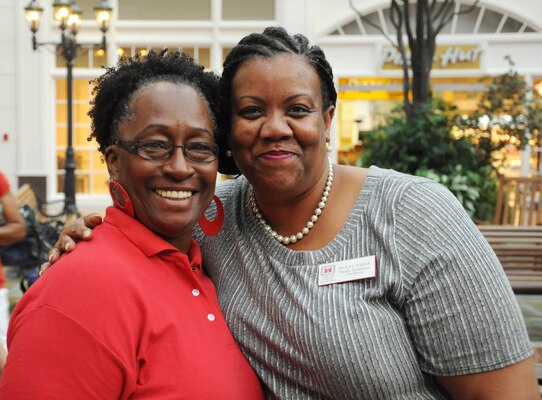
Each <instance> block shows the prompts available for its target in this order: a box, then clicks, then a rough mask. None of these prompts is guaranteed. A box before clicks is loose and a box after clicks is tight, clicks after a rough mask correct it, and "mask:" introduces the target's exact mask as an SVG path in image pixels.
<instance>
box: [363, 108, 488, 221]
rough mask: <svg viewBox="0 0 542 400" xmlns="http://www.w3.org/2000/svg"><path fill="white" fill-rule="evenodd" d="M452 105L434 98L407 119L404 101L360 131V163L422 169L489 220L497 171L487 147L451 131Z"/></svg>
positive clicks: (418, 171)
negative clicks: (376, 123)
mask: <svg viewBox="0 0 542 400" xmlns="http://www.w3.org/2000/svg"><path fill="white" fill-rule="evenodd" d="M454 111H455V110H454V108H453V107H452V106H450V105H448V104H445V103H443V102H442V101H431V102H428V103H426V104H425V105H424V107H423V108H422V110H420V111H419V112H417V113H416V115H415V118H413V119H411V120H410V121H408V120H407V119H406V116H405V115H404V112H403V110H402V109H401V107H398V108H396V109H395V110H394V111H393V112H392V113H391V114H390V115H388V116H387V117H386V122H385V124H383V125H381V126H378V127H377V128H375V129H374V130H372V131H369V132H367V133H366V134H364V136H363V137H362V140H363V149H364V150H363V153H362V155H361V160H360V161H361V165H364V166H369V165H378V166H380V167H384V168H391V169H394V170H396V171H400V172H405V173H409V174H414V175H422V176H426V177H428V178H431V179H434V180H436V181H437V182H440V183H442V184H443V185H445V186H447V187H448V188H449V189H450V190H451V191H452V193H454V194H455V195H456V197H457V198H458V200H459V201H460V202H461V204H462V205H463V207H464V208H465V210H466V211H467V213H469V215H470V216H471V217H472V218H473V219H476V220H484V221H489V220H491V218H492V216H493V209H494V205H495V197H496V181H497V178H496V171H495V170H494V169H493V167H492V166H491V165H488V164H487V163H486V162H485V158H484V151H485V150H484V148H481V147H477V145H476V143H474V142H473V141H471V140H469V138H467V137H464V136H463V137H456V136H454V135H453V134H452V133H451V132H452V126H453V125H452V119H451V118H450V115H451V114H453V112H454Z"/></svg>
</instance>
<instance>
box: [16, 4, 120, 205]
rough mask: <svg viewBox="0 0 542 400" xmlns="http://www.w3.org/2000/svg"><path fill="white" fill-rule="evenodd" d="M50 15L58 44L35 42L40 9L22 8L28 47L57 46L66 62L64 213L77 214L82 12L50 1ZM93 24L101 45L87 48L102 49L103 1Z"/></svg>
mask: <svg viewBox="0 0 542 400" xmlns="http://www.w3.org/2000/svg"><path fill="white" fill-rule="evenodd" d="M53 9H54V16H55V20H56V22H57V26H58V28H59V29H60V35H61V36H60V42H59V43H56V42H54V43H51V42H38V40H37V38H36V33H37V31H38V29H39V25H40V21H41V15H42V13H43V8H41V7H40V6H39V4H38V2H37V0H32V1H31V2H30V3H29V4H28V6H26V7H25V17H26V20H27V21H28V24H29V25H30V30H31V32H32V48H33V49H34V50H37V49H38V47H39V46H43V45H54V46H59V47H60V49H61V50H62V57H63V58H64V61H65V62H66V70H67V77H66V79H67V99H68V121H67V122H68V145H67V147H66V158H65V161H64V170H65V175H64V211H63V212H64V214H72V215H74V214H75V215H78V214H79V213H78V211H77V207H76V205H75V168H76V163H75V156H74V151H73V110H72V106H73V97H72V92H73V91H72V86H73V77H72V70H73V60H74V59H75V57H76V56H77V49H78V48H79V44H78V43H77V39H76V36H77V32H78V31H79V25H80V24H81V17H82V12H81V9H80V8H79V6H77V4H76V2H75V1H71V0H55V1H54V2H53ZM94 11H95V16H96V21H97V22H98V25H99V27H100V30H101V31H102V41H101V43H96V44H94V43H90V44H91V45H99V46H100V47H101V48H102V49H104V50H105V48H106V38H105V34H106V32H107V30H108V28H109V21H110V19H111V12H112V8H111V7H110V6H109V4H108V2H107V0H103V1H100V2H99V4H98V5H97V6H96V7H94Z"/></svg>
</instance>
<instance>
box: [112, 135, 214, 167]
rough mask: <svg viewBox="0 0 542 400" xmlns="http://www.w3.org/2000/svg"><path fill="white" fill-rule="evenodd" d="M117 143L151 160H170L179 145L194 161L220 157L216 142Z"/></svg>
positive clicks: (136, 141) (125, 141)
mask: <svg viewBox="0 0 542 400" xmlns="http://www.w3.org/2000/svg"><path fill="white" fill-rule="evenodd" d="M115 144H116V145H117V146H119V147H120V148H121V149H124V150H127V151H129V152H130V153H132V154H135V155H137V156H139V157H141V158H144V159H145V160H150V161H166V160H169V159H170V158H171V157H172V156H173V153H174V152H175V149H176V148H177V147H180V148H181V150H182V151H183V154H184V156H185V158H186V159H187V160H189V161H192V162H196V163H210V162H212V161H214V160H216V159H217V158H218V145H217V144H216V143H206V142H189V143H186V144H184V145H183V144H179V145H176V144H174V143H173V142H169V141H167V140H117V141H116V142H115Z"/></svg>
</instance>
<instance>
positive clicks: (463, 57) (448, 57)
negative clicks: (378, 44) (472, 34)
mask: <svg viewBox="0 0 542 400" xmlns="http://www.w3.org/2000/svg"><path fill="white" fill-rule="evenodd" d="M482 52H483V49H482V46H480V45H449V46H437V48H436V50H435V57H434V60H433V69H478V68H480V56H481V54H482ZM407 58H408V59H409V60H410V52H408V53H407ZM401 66H402V59H401V53H399V50H397V49H396V48H395V47H385V48H384V49H383V55H382V64H381V69H385V70H390V69H400V68H401Z"/></svg>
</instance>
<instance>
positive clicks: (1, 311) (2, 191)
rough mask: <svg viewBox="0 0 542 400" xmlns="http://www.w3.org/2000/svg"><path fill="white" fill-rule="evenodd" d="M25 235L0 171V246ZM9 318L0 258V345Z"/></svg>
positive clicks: (7, 184)
mask: <svg viewBox="0 0 542 400" xmlns="http://www.w3.org/2000/svg"><path fill="white" fill-rule="evenodd" d="M25 235H26V225H25V223H24V219H23V217H22V216H21V214H19V211H18V209H17V203H16V202H15V197H14V196H13V194H12V193H11V191H10V188H9V182H8V180H7V179H6V177H5V176H4V174H3V173H1V172H0V246H7V245H10V244H13V243H15V242H18V241H19V240H23V239H24V237H25ZM8 320H9V301H8V289H7V288H6V279H5V276H4V269H3V268H2V260H1V259H0V345H2V346H5V345H6V332H7V329H8Z"/></svg>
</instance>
